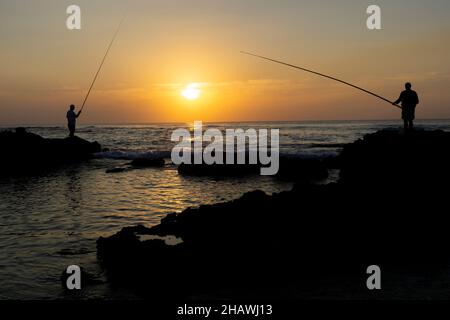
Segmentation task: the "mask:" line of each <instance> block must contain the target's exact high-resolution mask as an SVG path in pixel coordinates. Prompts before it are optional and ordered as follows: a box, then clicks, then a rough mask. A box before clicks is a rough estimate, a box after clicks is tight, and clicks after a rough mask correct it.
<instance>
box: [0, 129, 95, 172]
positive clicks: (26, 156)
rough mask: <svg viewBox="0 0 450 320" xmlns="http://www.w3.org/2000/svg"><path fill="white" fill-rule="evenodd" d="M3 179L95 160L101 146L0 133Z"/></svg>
mask: <svg viewBox="0 0 450 320" xmlns="http://www.w3.org/2000/svg"><path fill="white" fill-rule="evenodd" d="M0 149H1V150H2V155H1V157H0V175H16V174H20V175H24V174H35V173H39V172H40V171H42V170H47V169H53V168H55V167H57V166H60V165H62V164H68V163H74V162H81V161H85V160H89V159H92V158H93V157H94V153H97V152H100V151H101V150H102V148H101V145H100V144H99V143H98V142H89V141H86V140H84V139H81V138H79V137H68V138H65V139H46V138H43V137H41V136H39V135H37V134H34V133H30V132H27V131H26V130H25V128H17V129H16V130H15V131H1V132H0Z"/></svg>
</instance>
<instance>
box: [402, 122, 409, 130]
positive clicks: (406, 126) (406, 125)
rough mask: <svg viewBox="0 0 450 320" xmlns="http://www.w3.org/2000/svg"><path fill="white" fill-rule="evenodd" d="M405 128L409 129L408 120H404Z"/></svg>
mask: <svg viewBox="0 0 450 320" xmlns="http://www.w3.org/2000/svg"><path fill="white" fill-rule="evenodd" d="M403 128H404V130H405V132H406V131H408V120H403Z"/></svg>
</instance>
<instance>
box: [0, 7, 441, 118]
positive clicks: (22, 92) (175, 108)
mask: <svg viewBox="0 0 450 320" xmlns="http://www.w3.org/2000/svg"><path fill="white" fill-rule="evenodd" d="M69 4H72V3H71V2H70V1H56V0H42V1H39V2H37V1H25V0H18V1H13V0H2V1H1V2H0V24H1V28H0V43H1V46H2V50H1V51H0V69H1V70H2V75H1V78H0V125H20V124H22V125H29V124H36V125H38V124H64V121H65V118H64V116H65V112H66V109H67V107H68V105H69V104H70V103H74V104H76V105H77V106H78V105H80V103H81V102H82V100H83V98H84V95H85V93H86V91H87V89H88V87H89V85H90V81H91V80H92V77H93V75H94V72H95V71H96V69H97V66H98V64H99V62H100V59H101V58H102V55H103V54H104V52H105V50H106V46H107V44H108V42H109V41H110V39H111V37H112V34H113V33H114V30H115V29H116V27H117V24H118V23H119V21H120V19H121V17H122V15H123V13H124V12H127V19H126V20H125V22H124V25H123V28H122V30H121V32H120V34H119V36H118V38H117V40H116V43H115V44H114V46H113V48H112V50H111V52H110V56H109V57H108V60H107V62H106V64H105V66H104V69H103V70H102V73H101V74H100V77H99V79H98V82H97V83H96V86H95V87H94V90H93V92H92V95H91V97H90V99H89V101H88V105H87V106H86V112H85V113H84V114H83V115H82V117H81V118H80V122H82V123H85V124H88V123H89V124H92V123H98V124H100V123H145V122H181V121H193V120H202V121H256V120H322V119H387V118H389V119H395V118H398V117H399V111H398V110H397V109H396V108H393V107H392V106H390V105H388V104H387V103H385V102H382V101H379V100H377V99H375V98H373V97H371V96H368V95H365V94H363V93H360V92H358V91H356V90H354V89H352V88H348V87H345V86H342V85H340V84H338V83H335V82H332V81H329V80H327V79H323V78H318V77H316V76H314V75H310V74H306V73H304V72H301V71H298V70H294V69H290V68H287V67H283V66H280V65H276V64H271V63H268V62H265V61H262V60H258V59H256V58H252V57H249V56H245V55H242V54H240V53H239V51H240V50H249V51H255V52H257V53H260V54H264V55H268V56H271V57H274V58H277V59H282V60H285V61H287V62H290V63H293V64H297V65H301V66H304V67H307V68H311V69H315V70H318V71H320V72H324V73H328V74H331V75H333V76H336V77H339V78H343V79H345V80H347V81H349V82H354V83H355V84H358V85H360V86H363V87H366V88H368V89H370V90H373V91H375V92H377V93H379V94H380V95H383V96H386V97H387V98H389V99H392V100H394V99H396V98H397V97H398V94H399V92H400V91H401V90H402V88H403V84H404V82H406V81H411V82H412V83H413V86H414V89H416V90H417V91H418V93H419V95H420V97H421V101H422V103H421V104H420V106H419V107H420V109H418V116H419V117H422V118H450V108H449V106H450V92H449V90H448V88H449V87H450V61H449V59H448V57H449V55H450V44H449V41H448V39H449V38H450V22H449V21H448V19H447V17H446V13H447V12H449V9H450V4H449V2H448V1H441V0H434V1H431V4H430V3H425V2H422V1H415V0H412V1H406V0H399V1H395V3H394V4H393V3H392V1H378V4H379V5H380V6H381V8H382V19H383V20H382V24H383V30H379V31H369V30H367V28H366V26H365V19H366V17H367V16H366V14H365V10H366V8H367V6H368V5H369V4H371V3H370V2H368V1H367V2H366V1H353V0H344V1H331V0H328V1H322V2H320V4H318V3H315V2H313V1H293V0H292V1H291V0H284V1H269V0H227V1H225V0H223V1H211V0H209V1H208V0H198V1H182V0H179V1H178V0H177V1H176V0H173V1H163V0H153V1H144V0H134V1H126V2H124V1H115V0H110V1H106V0H97V1H87V0H82V1H81V0H80V1H77V4H78V5H79V6H80V7H81V9H82V30H80V31H69V30H67V29H66V26H65V19H66V17H67V15H66V13H65V10H66V7H67V6H68V5H69ZM189 83H199V89H200V90H201V95H200V97H199V98H198V99H197V100H193V101H189V100H187V99H185V98H183V97H182V96H181V91H182V90H183V88H184V87H185V86H186V85H188V84H189Z"/></svg>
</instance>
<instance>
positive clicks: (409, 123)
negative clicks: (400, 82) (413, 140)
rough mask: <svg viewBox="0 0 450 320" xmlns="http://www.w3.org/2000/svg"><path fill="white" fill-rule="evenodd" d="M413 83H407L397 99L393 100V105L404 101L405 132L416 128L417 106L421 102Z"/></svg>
mask: <svg viewBox="0 0 450 320" xmlns="http://www.w3.org/2000/svg"><path fill="white" fill-rule="evenodd" d="M411 87H412V85H411V83H409V82H408V83H406V84H405V89H406V90H405V91H402V93H401V94H400V97H399V98H398V99H397V101H395V102H393V103H392V104H393V105H396V104H398V103H400V102H401V103H402V119H403V122H404V124H405V132H407V131H412V130H413V129H414V123H413V121H414V118H415V111H416V106H417V105H418V104H419V97H418V95H417V93H416V92H415V91H414V90H411Z"/></svg>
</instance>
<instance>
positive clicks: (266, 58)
mask: <svg viewBox="0 0 450 320" xmlns="http://www.w3.org/2000/svg"><path fill="white" fill-rule="evenodd" d="M241 53H243V54H247V55H249V56H253V57H257V58H260V59H264V60H268V61H272V62H275V63H278V64H282V65H285V66H288V67H291V68H295V69H299V70H302V71H306V72H309V73H313V74H315V75H318V76H321V77H325V78H328V79H331V80H334V81H338V82H340V83H343V84H345V85H347V86H350V87H353V88H355V89H358V90H361V91H363V92H365V93H368V94H370V95H372V96H374V97H377V98H379V99H381V100H383V101H386V102H388V103H389V104H392V105H394V106H396V107H397V108H400V109H401V108H402V107H401V106H399V105H397V104H393V103H392V101H390V100H389V99H386V98H385V97H382V96H380V95H378V94H376V93H374V92H371V91H369V90H367V89H364V88H361V87H358V86H356V85H354V84H351V83H349V82H347V81H344V80H341V79H338V78H335V77H332V76H328V75H326V74H323V73H320V72H317V71H313V70H310V69H306V68H302V67H299V66H296V65H293V64H290V63H286V62H283V61H279V60H275V59H271V58H268V57H264V56H260V55H257V54H254V53H251V52H246V51H241Z"/></svg>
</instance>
